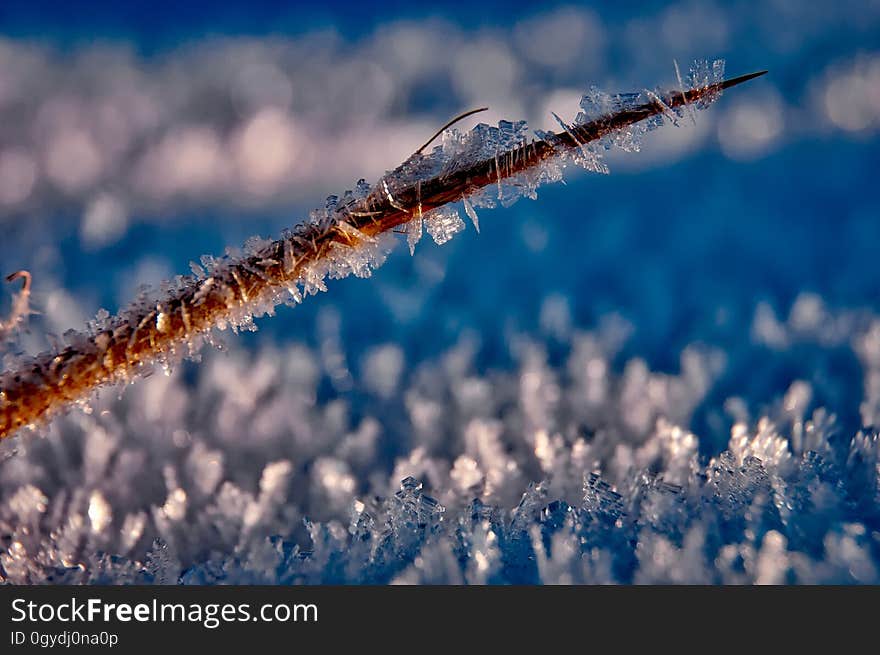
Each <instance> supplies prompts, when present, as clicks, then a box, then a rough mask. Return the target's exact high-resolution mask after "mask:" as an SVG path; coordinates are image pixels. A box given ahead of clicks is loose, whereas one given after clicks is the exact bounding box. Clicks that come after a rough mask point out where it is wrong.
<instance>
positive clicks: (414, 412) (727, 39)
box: [0, 2, 880, 583]
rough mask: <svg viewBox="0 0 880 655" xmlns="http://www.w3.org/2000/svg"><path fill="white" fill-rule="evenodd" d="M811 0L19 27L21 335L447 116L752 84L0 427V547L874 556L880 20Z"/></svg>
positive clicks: (32, 345)
mask: <svg viewBox="0 0 880 655" xmlns="http://www.w3.org/2000/svg"><path fill="white" fill-rule="evenodd" d="M803 4H804V3H797V2H792V3H786V2H774V3H760V6H756V5H755V4H754V3H744V4H743V5H742V6H740V5H738V4H737V3H725V4H724V5H723V6H722V5H713V4H708V3H689V2H684V3H676V4H673V5H661V4H660V3H648V4H647V5H646V6H645V7H642V8H639V9H636V8H620V7H613V6H611V5H607V6H606V5H605V4H602V3H599V4H597V5H596V6H595V8H594V9H592V10H584V9H572V8H561V9H541V10H533V9H523V10H522V11H521V14H516V12H512V13H511V14H509V15H510V19H508V18H498V17H497V16H496V17H495V20H493V21H489V22H486V23H485V24H483V25H481V26H473V25H471V24H469V23H468V22H467V21H466V20H465V19H464V17H461V16H460V15H459V12H457V11H454V10H453V9H448V10H444V9H442V8H439V9H437V12H436V14H437V15H438V16H440V18H439V19H438V18H437V17H436V16H435V17H434V18H430V19H428V18H426V17H424V16H411V17H409V19H408V20H407V21H405V22H395V21H394V20H392V18H391V17H387V18H384V17H380V18H379V19H377V23H376V24H375V25H367V26H366V27H362V28H361V30H360V31H359V32H358V31H355V32H352V30H350V29H343V30H341V31H340V32H339V33H336V34H335V35H334V34H333V33H329V32H327V30H324V29H323V28H322V30H321V31H318V27H315V28H314V29H308V30H306V29H305V28H303V29H304V30H305V31H304V33H301V34H295V35H284V34H278V33H274V34H273V35H272V36H271V37H269V36H265V35H263V34H253V33H252V32H253V31H254V30H252V29H249V34H248V37H247V38H246V39H240V38H238V37H233V36H226V37H211V38H208V39H195V38H194V37H187V38H186V39H184V41H183V42H182V45H179V44H178V45H179V47H176V46H174V45H169V44H167V43H159V44H153V45H152V46H150V47H143V50H144V51H140V50H138V48H135V47H131V45H130V44H128V45H126V44H123V45H122V46H120V44H119V43H118V42H116V41H114V42H111V43H104V44H101V45H100V46H98V45H88V44H82V43H77V42H76V39H72V40H73V41H74V43H73V44H71V43H70V42H68V41H66V40H65V39H63V38H56V37H57V35H55V36H52V37H50V38H47V39H37V38H34V37H33V35H32V34H29V33H28V30H27V29H25V28H21V29H19V30H18V31H16V30H15V29H11V28H10V29H9V33H10V38H8V39H5V40H3V41H2V42H0V61H2V62H3V63H4V65H3V66H0V228H2V237H0V261H2V263H3V268H2V271H0V272H3V273H6V272H11V271H13V270H16V269H19V268H27V269H28V270H30V271H31V272H32V273H33V275H34V303H35V309H37V310H38V311H39V312H41V314H40V315H37V316H33V317H31V321H30V329H29V333H28V334H25V335H22V340H21V341H20V342H19V343H18V344H16V346H15V347H16V348H19V349H22V350H24V351H28V352H34V351H37V350H41V349H44V348H46V347H47V346H48V344H49V341H48V340H47V337H46V336H45V335H46V334H48V333H55V334H60V333H62V332H63V331H64V330H66V329H68V328H81V327H82V326H83V325H84V324H85V322H86V321H87V320H88V319H90V318H92V317H93V316H94V314H95V313H96V312H97V310H98V308H99V307H102V306H104V307H107V308H108V309H111V310H115V309H116V308H117V307H118V306H119V305H121V304H124V303H126V302H127V301H129V300H130V299H131V297H132V296H133V295H134V293H135V289H136V288H137V285H138V284H140V283H141V282H156V281H157V280H159V279H162V278H164V277H169V276H171V275H173V274H174V273H177V272H185V271H186V270H187V262H188V261H189V260H190V259H197V258H198V256H199V255H201V254H203V253H209V252H213V253H218V252H222V249H223V247H224V246H226V245H238V244H240V243H241V242H242V241H243V240H244V239H245V238H247V237H249V236H251V235H252V234H255V233H262V234H264V235H273V234H276V233H277V232H279V231H280V230H281V228H282V227H284V226H287V225H290V224H291V223H294V222H296V221H297V220H298V219H299V218H300V217H304V216H305V215H306V213H307V210H308V209H310V208H311V207H313V206H317V205H319V204H321V199H322V198H323V196H324V195H325V194H326V193H327V192H340V191H342V190H344V189H345V188H348V187H350V186H351V185H352V183H353V182H354V181H355V180H356V179H357V178H358V177H361V176H364V177H368V178H375V177H376V176H377V175H378V174H379V173H381V172H382V171H383V170H384V169H387V168H390V167H392V166H394V165H395V164H397V163H399V160H400V159H402V158H403V157H405V156H406V155H407V154H409V152H411V151H412V149H413V148H414V147H416V146H418V145H419V144H420V143H422V142H423V141H424V139H425V138H426V137H427V136H428V135H429V134H430V133H431V132H433V130H434V129H436V127H437V126H439V125H440V124H442V123H443V122H444V121H445V120H446V119H447V118H448V117H449V116H450V115H452V114H454V113H455V112H457V111H458V110H460V109H462V108H469V107H470V106H475V105H481V104H484V103H486V104H491V105H492V107H493V112H494V115H492V116H489V117H488V119H487V120H492V119H497V118H500V117H504V118H511V119H516V118H521V117H524V118H529V119H530V123H531V124H532V125H534V126H535V127H550V126H551V125H552V124H551V123H547V122H545V121H544V118H545V117H546V116H547V110H548V109H553V110H555V111H558V112H559V113H560V114H562V115H563V116H564V117H566V118H570V117H571V116H572V114H573V112H574V110H575V105H576V98H577V97H578V96H579V95H580V92H581V91H582V90H583V88H584V87H585V86H588V85H589V83H591V82H597V83H601V85H602V86H603V87H604V88H606V89H608V90H623V91H628V90H637V89H638V88H640V87H641V86H644V85H651V86H653V85H654V84H656V83H660V82H662V83H666V84H674V82H675V80H674V71H673V68H672V59H673V58H678V59H679V61H681V62H687V61H689V60H690V59H693V58H694V57H697V56H724V57H725V58H726V59H727V61H728V70H729V72H730V73H731V74H737V73H741V72H743V73H744V72H749V71H750V70H752V69H757V68H769V69H770V70H771V74H770V75H769V76H767V77H766V78H762V80H760V81H756V82H753V83H751V85H749V86H746V87H743V88H741V89H736V90H733V91H731V92H730V93H729V94H727V95H726V96H724V97H723V98H722V99H721V100H719V102H718V103H717V104H716V105H715V106H713V107H712V108H710V109H709V110H708V111H704V112H701V113H700V115H699V117H698V123H697V126H696V127H688V126H687V125H684V126H683V127H681V128H680V129H678V130H661V131H658V132H656V133H653V134H652V135H649V136H648V137H646V139H645V149H644V151H643V152H642V153H633V154H625V155H621V156H619V157H617V158H612V159H611V160H610V161H609V163H610V166H611V170H612V174H611V176H609V177H600V176H596V175H590V176H588V175H583V174H582V175H580V176H578V175H574V176H571V177H570V178H569V180H568V185H567V186H561V185H557V186H556V187H548V188H546V189H542V190H541V191H540V192H539V193H540V196H541V197H540V198H539V200H538V201H537V202H521V203H520V204H518V205H516V206H514V207H513V208H511V209H499V210H495V211H491V212H481V215H480V223H481V228H482V234H481V235H480V236H477V235H476V234H475V233H474V232H473V231H471V230H468V231H467V232H465V233H464V234H460V235H457V236H456V238H455V239H454V240H453V241H452V242H450V243H449V244H446V245H445V246H443V247H434V246H431V245H428V244H425V243H423V244H420V246H419V249H418V250H417V252H416V255H415V256H414V257H412V258H411V257H410V256H409V254H408V252H407V248H406V245H405V242H403V240H404V239H405V237H401V240H402V243H400V244H399V245H398V247H397V249H396V251H395V252H394V253H393V254H392V256H391V257H390V259H389V261H388V263H387V264H386V265H385V266H384V267H383V268H382V269H381V270H379V271H377V272H376V274H375V275H374V277H373V278H372V279H370V280H355V279H351V280H343V281H339V282H336V283H332V284H330V288H329V293H327V294H322V295H321V296H318V297H314V298H310V299H309V300H308V301H306V302H305V303H304V304H303V305H302V306H301V307H297V308H295V309H282V310H280V311H279V315H278V316H277V317H275V318H273V319H271V320H270V319H265V320H262V321H260V322H259V327H260V330H259V331H258V332H257V333H255V334H246V335H240V336H238V337H234V336H228V337H227V338H226V340H225V347H224V349H223V350H220V351H215V350H211V351H206V352H204V353H203V355H204V356H203V361H202V362H201V363H200V364H196V363H186V364H184V365H183V366H181V367H179V368H178V369H177V370H175V371H174V372H173V374H172V375H170V376H165V375H164V374H163V373H162V372H161V371H158V372H157V373H156V374H155V375H153V376H151V377H149V378H147V379H144V380H141V381H140V382H138V383H137V384H135V385H133V386H131V387H129V388H127V389H125V390H124V392H122V394H121V397H120V393H119V391H118V390H115V389H109V390H105V391H104V392H102V394H101V395H100V397H99V398H98V399H96V400H95V401H94V402H92V403H91V405H90V407H89V411H88V412H83V411H81V410H76V411H73V412H71V413H70V414H69V415H67V416H65V417H62V418H60V419H59V420H57V421H55V422H54V423H53V424H52V425H51V427H50V428H49V429H48V430H47V432H46V434H45V435H30V436H25V437H24V438H20V439H17V440H15V441H13V442H10V443H7V444H5V449H6V452H7V454H8V453H9V452H10V451H11V450H13V449H17V451H18V452H17V453H16V454H14V455H12V456H8V457H7V458H6V459H4V460H3V461H2V462H0V547H2V552H0V575H2V576H3V579H4V580H5V581H8V582H15V583H26V582H43V581H53V582H93V583H95V582H98V583H100V582H104V583H107V582H128V581H134V582H176V581H180V582H184V583H200V582H210V583H215V582H233V583H235V582H269V583H274V582H282V583H289V582H294V583H296V582H390V581H397V582H539V581H543V582H611V581H615V582H708V583H720V582H735V583H738V582H755V581H757V582H787V581H792V582H878V577H880V572H878V567H880V482H878V480H880V452H878V448H880V445H878V433H877V431H876V430H874V429H873V428H872V427H870V426H872V425H874V424H880V421H878V418H877V414H878V412H880V303H878V297H880V296H878V294H880V277H878V274H877V270H876V269H877V267H876V263H875V262H876V247H877V246H876V244H878V243H880V220H878V217H880V201H878V199H877V196H876V194H875V193H874V191H873V189H874V185H875V180H874V177H875V176H876V175H875V171H876V168H877V165H878V163H880V146H878V141H877V131H878V128H880V102H878V96H877V89H878V88H880V55H878V53H877V43H880V40H878V36H880V23H878V15H877V10H876V6H875V5H874V4H871V3H859V2H852V3H833V4H832V3H828V5H827V6H826V5H825V3H813V4H811V5H810V7H809V8H807V7H804V6H803ZM7 11H8V10H7ZM9 15H14V12H11V13H10V14H9ZM499 15H502V14H499ZM503 15H504V16H507V15H508V14H507V13H505V14H503ZM542 30H543V31H542ZM206 31H209V32H224V31H228V30H226V29H225V28H222V29H221V28H218V29H216V30H206ZM536 33H542V34H548V35H550V36H549V37H545V38H543V39H534V38H528V37H529V35H532V34H536ZM437 43H442V44H445V46H444V47H443V49H442V52H444V55H443V56H440V57H438V56H436V55H435V54H432V53H436V52H437V51H438V50H437V45H436V44H437ZM548 43H549V44H553V46H554V47H541V44H544V45H546V44H548ZM432 44H434V45H432ZM142 45H143V44H141V46H142ZM562 45H564V46H566V47H561V46H562ZM126 48H128V54H127V55H125V56H123V55H122V54H121V52H122V51H123V50H125V49H126ZM303 53H307V54H308V56H307V57H306V56H304V54H303ZM420 53H421V54H420ZM111 64H112V65H111ZM351 97H357V98H358V99H359V102H358V103H357V104H356V105H353V104H352V103H351V102H348V101H347V100H346V99H347V98H351ZM71 162H75V165H74V164H72V163H71ZM5 291H6V290H5V289H4V295H3V297H2V304H0V312H2V313H3V315H5V313H6V310H7V309H8V300H7V299H8V295H6V294H5Z"/></svg>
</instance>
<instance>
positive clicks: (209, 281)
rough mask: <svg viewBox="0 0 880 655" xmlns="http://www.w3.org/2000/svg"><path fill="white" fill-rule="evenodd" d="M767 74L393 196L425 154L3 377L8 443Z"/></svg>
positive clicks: (694, 92) (591, 125) (653, 106)
mask: <svg viewBox="0 0 880 655" xmlns="http://www.w3.org/2000/svg"><path fill="white" fill-rule="evenodd" d="M762 74H763V72H760V73H753V74H751V75H746V76H743V77H739V78H735V79H731V80H726V81H724V82H720V83H716V84H710V85H708V86H705V87H702V88H698V89H691V90H688V91H684V90H681V91H676V92H672V93H669V94H666V95H665V96H663V97H662V98H660V97H656V96H655V97H653V98H654V99H652V100H650V101H649V102H646V103H644V104H642V105H639V106H636V107H632V108H627V109H624V110H621V111H618V112H615V113H612V114H609V115H606V116H602V117H601V118H598V119H596V120H593V121H591V122H588V123H586V124H583V125H577V126H571V127H570V128H569V129H567V130H563V131H562V132H560V133H558V134H555V135H553V136H552V137H549V138H547V139H538V140H532V141H528V142H524V143H522V144H520V145H518V146H516V147H514V148H512V149H510V150H508V151H507V152H503V153H499V154H498V155H497V156H495V157H491V158H487V159H485V160H482V161H478V162H475V163H471V164H468V165H466V166H463V167H461V168H459V167H453V168H452V169H451V170H449V171H445V172H443V173H442V174H439V175H436V176H434V177H431V178H429V179H424V180H418V181H414V182H413V183H412V184H408V185H405V186H403V187H402V188H394V189H393V195H392V192H391V191H389V190H388V189H387V188H386V187H385V184H383V183H381V182H387V181H389V180H390V181H394V180H399V179H406V172H407V171H408V170H410V169H411V167H412V166H414V165H417V164H418V162H419V161H420V158H421V157H422V155H421V154H420V153H419V152H417V153H416V154H415V155H413V157H411V158H410V159H409V160H407V162H404V164H402V165H401V166H400V167H398V168H397V169H396V170H395V171H393V172H392V173H391V174H389V175H388V176H386V178H383V180H382V181H380V183H379V184H376V185H375V186H374V187H373V188H372V190H371V191H370V192H369V193H368V194H367V195H366V196H365V197H363V198H360V199H356V200H355V199H350V200H348V201H344V202H343V203H342V204H340V205H338V206H337V207H336V209H335V211H334V212H333V213H332V214H331V215H330V216H328V217H327V219H326V220H319V221H316V222H312V223H307V224H302V225H299V226H297V227H296V228H295V229H294V230H293V231H292V232H291V233H290V234H287V235H285V236H284V237H283V238H281V239H278V240H276V241H272V242H270V243H268V244H267V245H265V246H264V247H262V248H259V249H258V250H257V251H256V252H252V253H250V254H248V255H246V256H244V257H243V258H241V259H238V260H227V261H223V262H221V263H220V264H219V265H218V266H216V268H215V269H214V270H211V271H208V272H207V273H206V274H205V275H192V276H189V277H186V278H184V280H183V283H182V284H181V285H180V287H179V288H178V289H176V290H172V291H169V292H167V293H166V294H165V295H164V297H163V298H161V299H160V300H158V301H156V302H155V303H152V304H149V305H145V304H134V305H133V306H132V307H131V308H129V309H128V310H124V311H122V312H120V313H119V314H117V315H116V316H115V317H113V318H111V319H109V321H108V322H107V323H106V325H105V326H104V327H102V328H100V329H98V330H97V331H96V332H95V333H93V334H89V333H80V334H78V335H76V336H75V337H74V338H73V339H72V342H69V343H68V345H66V346H65V347H63V348H61V349H59V350H57V351H49V352H45V353H42V354H40V355H37V356H36V357H33V358H31V359H29V360H27V361H25V362H24V363H23V364H21V365H20V366H18V367H17V368H16V370H12V371H8V372H5V373H3V374H2V375H0V439H2V438H5V437H8V436H10V435H12V434H13V433H14V432H16V431H17V430H18V429H20V428H22V427H25V426H32V427H33V426H36V425H38V424H40V422H41V421H43V420H45V419H46V417H47V416H50V415H52V414H53V413H55V412H58V411H60V410H62V409H63V408H66V407H69V406H70V404H71V403H73V402H76V401H78V400H81V399H83V398H85V397H87V396H88V395H89V394H90V393H91V392H92V391H94V390H95V389H96V388H98V387H99V386H102V385H106V384H111V383H116V382H125V381H129V380H132V379H133V378H135V377H137V375H138V373H139V372H140V371H141V370H142V369H143V368H144V367H146V366H151V365H152V364H154V363H156V362H157V361H169V360H173V359H175V358H177V357H180V356H182V355H184V354H186V353H185V352H184V351H187V350H189V349H191V348H195V347H197V345H198V344H197V342H198V341H199V340H200V339H204V338H205V337H206V336H207V335H208V333H209V332H210V330H211V329H212V328H214V327H216V326H218V325H222V324H226V323H231V324H233V325H235V324H236V323H238V322H240V321H244V320H247V319H249V318H250V316H251V315H252V314H253V312H254V311H259V310H260V309H261V308H263V309H265V308H266V307H267V306H274V305H275V304H278V303H279V302H281V298H282V297H283V295H284V294H285V293H287V290H288V289H289V288H291V287H292V286H294V285H295V284H296V283H297V281H298V280H299V278H300V275H301V274H302V273H304V272H305V271H306V270H307V268H308V267H311V266H315V265H316V264H318V263H321V262H322V261H323V260H326V259H327V258H328V257H332V256H333V253H334V252H335V251H336V250H337V249H339V248H346V247H348V248H351V247H358V246H360V245H362V244H364V243H365V242H368V241H370V240H372V239H373V238H375V237H377V236H379V235H381V234H383V233H386V232H389V231H393V230H395V229H396V228H398V227H399V226H401V225H403V224H404V223H407V222H408V221H410V220H411V219H412V218H413V217H414V215H416V214H417V213H418V215H419V216H420V215H421V212H428V211H430V210H432V209H436V208H439V207H442V206H444V205H446V204H448V203H451V202H456V201H458V200H461V199H463V198H465V197H467V196H469V195H471V194H473V193H474V192H475V191H478V190H480V189H482V188H483V187H486V186H489V185H492V184H496V183H499V182H500V181H501V180H504V179H506V178H510V177H512V176H516V175H517V174H519V173H522V172H524V171H527V170H529V169H533V168H535V167H537V166H539V165H540V164H541V163H542V162H544V161H546V160H547V159H549V158H551V157H555V156H558V155H560V154H563V153H564V152H566V151H571V150H574V149H578V148H582V147H584V144H587V143H590V142H593V141H596V140H598V139H601V138H603V137H604V136H606V135H609V134H612V133H614V132H617V131H619V130H622V129H625V128H627V127H628V126H630V125H634V124H636V123H638V122H640V121H643V120H645V119H647V118H651V117H652V116H657V115H658V114H662V113H664V112H667V111H668V110H669V109H670V108H671V109H675V108H677V107H680V106H683V105H686V104H692V103H696V102H700V101H702V100H706V99H708V98H712V97H714V96H715V95H717V94H718V93H720V91H721V90H723V89H727V88H730V87H732V86H735V85H737V84H740V83H742V82H745V81H748V80H750V79H752V78H754V77H757V76H759V75H762ZM429 143H430V141H429ZM426 145H427V144H426Z"/></svg>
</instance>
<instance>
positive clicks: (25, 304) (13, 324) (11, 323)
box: [0, 271, 32, 343]
mask: <svg viewBox="0 0 880 655" xmlns="http://www.w3.org/2000/svg"><path fill="white" fill-rule="evenodd" d="M18 279H21V280H24V283H23V284H22V287H21V291H19V292H18V293H17V294H14V295H13V296H12V309H11V311H10V312H9V318H8V319H6V320H5V321H0V343H3V342H4V341H6V340H7V339H9V338H10V337H11V336H12V334H13V332H15V330H16V329H17V328H18V327H19V326H20V325H21V324H22V323H23V322H24V321H25V320H26V319H27V317H28V315H29V314H31V313H32V312H31V308H30V299H31V274H30V273H29V272H28V271H15V273H11V274H10V275H7V276H6V281H7V282H15V281H16V280H18Z"/></svg>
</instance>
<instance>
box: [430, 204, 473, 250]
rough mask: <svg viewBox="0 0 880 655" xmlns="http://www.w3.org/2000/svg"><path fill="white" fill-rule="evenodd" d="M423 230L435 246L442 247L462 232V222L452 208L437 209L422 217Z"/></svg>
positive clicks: (456, 211)
mask: <svg viewBox="0 0 880 655" xmlns="http://www.w3.org/2000/svg"><path fill="white" fill-rule="evenodd" d="M424 223H425V229H426V230H427V232H428V234H430V235H431V238H432V239H434V242H435V243H436V244H437V245H443V244H444V243H446V242H447V241H449V240H450V239H451V238H452V237H453V236H455V235H456V234H458V233H459V232H461V231H462V230H464V221H463V220H461V216H459V214H458V210H456V209H455V208H454V207H449V206H445V207H438V208H437V209H434V210H432V211H430V212H428V213H427V214H425V215H424Z"/></svg>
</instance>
